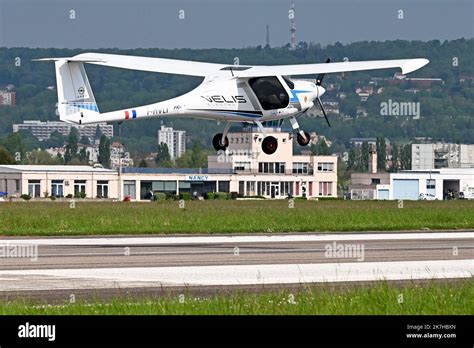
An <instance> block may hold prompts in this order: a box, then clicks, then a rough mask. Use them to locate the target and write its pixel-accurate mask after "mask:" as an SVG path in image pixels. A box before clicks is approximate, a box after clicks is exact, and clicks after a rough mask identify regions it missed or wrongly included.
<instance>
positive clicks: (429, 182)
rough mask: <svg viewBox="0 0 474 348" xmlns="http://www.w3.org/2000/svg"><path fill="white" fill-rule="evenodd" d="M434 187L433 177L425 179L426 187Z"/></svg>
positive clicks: (428, 188)
mask: <svg viewBox="0 0 474 348" xmlns="http://www.w3.org/2000/svg"><path fill="white" fill-rule="evenodd" d="M435 188H436V181H435V180H434V179H428V180H426V189H427V190H430V189H435Z"/></svg>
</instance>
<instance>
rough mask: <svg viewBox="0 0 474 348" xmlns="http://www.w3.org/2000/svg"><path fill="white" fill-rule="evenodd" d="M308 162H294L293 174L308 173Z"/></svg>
mask: <svg viewBox="0 0 474 348" xmlns="http://www.w3.org/2000/svg"><path fill="white" fill-rule="evenodd" d="M308 167H309V165H308V163H305V162H295V163H293V174H308V172H309V171H308Z"/></svg>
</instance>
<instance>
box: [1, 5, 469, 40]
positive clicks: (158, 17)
mask: <svg viewBox="0 0 474 348" xmlns="http://www.w3.org/2000/svg"><path fill="white" fill-rule="evenodd" d="M295 1H296V11H295V19H296V29H297V31H296V39H297V42H299V41H308V42H314V43H320V44H322V45H327V44H331V43H335V42H338V41H339V42H341V43H350V42H356V41H362V40H376V41H383V40H395V39H407V40H423V41H427V40H433V39H438V40H450V39H457V38H462V37H464V38H472V37H474V0H403V1H402V0H295ZM289 9H290V0H154V1H153V0H0V47H40V48H49V47H55V48H84V49H85V48H90V49H99V48H115V47H116V48H123V49H127V48H152V47H157V48H170V49H171V48H243V47H249V46H257V45H262V46H263V45H265V37H266V26H267V24H268V25H269V26H270V45H271V46H283V45H285V44H287V43H289V41H290V32H289V28H290V23H289V18H288V11H289ZM400 11H402V12H400ZM399 17H403V18H399Z"/></svg>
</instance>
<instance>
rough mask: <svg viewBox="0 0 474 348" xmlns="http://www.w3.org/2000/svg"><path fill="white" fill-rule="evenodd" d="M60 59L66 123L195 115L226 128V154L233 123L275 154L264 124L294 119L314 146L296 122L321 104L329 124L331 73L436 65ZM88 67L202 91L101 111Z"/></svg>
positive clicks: (222, 143) (300, 136) (305, 140)
mask: <svg viewBox="0 0 474 348" xmlns="http://www.w3.org/2000/svg"><path fill="white" fill-rule="evenodd" d="M38 60H39V61H54V62H55V67H56V80H57V91H58V111H59V118H60V120H61V121H65V122H70V123H76V124H88V123H98V122H110V121H119V122H120V121H123V120H127V121H131V120H138V119H148V118H160V117H194V118H201V119H210V120H217V121H224V122H226V125H225V128H224V131H223V133H219V134H216V135H215V136H214V139H213V145H214V148H215V149H216V150H225V149H226V148H227V146H228V145H229V140H228V139H227V133H228V131H229V129H230V126H231V124H232V123H233V122H247V123H252V124H255V125H257V126H258V127H259V129H260V130H261V131H262V133H263V134H264V139H263V141H262V150H263V152H264V153H266V154H273V153H274V152H275V151H276V150H277V147H278V141H277V139H276V138H275V137H272V136H267V133H266V131H265V128H264V127H263V125H262V123H263V122H267V121H274V120H283V119H286V118H288V119H289V120H290V122H291V126H292V128H293V130H294V131H295V132H296V133H297V141H298V143H299V144H300V145H301V146H305V145H308V144H309V141H310V138H309V134H308V133H307V132H305V131H303V130H302V129H300V127H299V125H298V122H297V120H296V118H297V117H298V116H300V115H302V114H304V113H305V112H306V111H307V110H308V109H310V108H311V107H313V105H314V103H315V102H317V103H318V104H319V107H321V110H322V112H323V114H324V117H325V118H326V121H327V122H328V124H329V121H328V119H327V115H326V112H325V111H324V108H323V105H322V102H321V99H320V98H321V96H322V95H323V94H324V92H325V89H324V87H322V86H321V83H322V80H323V78H324V75H325V74H327V73H342V72H349V71H362V70H373V69H387V68H401V70H402V73H403V74H407V73H410V72H412V71H415V70H417V69H419V68H421V67H423V66H424V65H426V64H428V63H429V61H428V60H427V59H424V58H417V59H398V60H375V61H360V62H339V63H331V62H330V60H329V59H328V60H327V61H326V63H323V64H298V65H275V66H250V65H227V64H214V63H203V62H193V61H183V60H175V59H163V58H149V57H136V56H125V55H114V54H101V53H83V54H79V55H76V56H74V57H69V58H43V59H38ZM84 63H90V64H96V65H103V66H109V67H117V68H123V69H132V70H142V71H150V72H159V73H167V74H179V75H191V76H201V77H204V80H203V82H202V83H201V84H200V85H199V86H198V87H197V88H195V89H194V90H192V91H190V92H188V93H186V94H184V95H182V96H179V97H176V98H173V99H169V100H166V101H162V102H159V103H155V104H150V105H145V106H138V107H135V108H129V109H124V110H118V111H112V112H106V113H100V112H99V108H98V106H97V103H96V100H95V98H94V94H93V92H92V89H91V86H90V84H89V80H88V78H87V75H86V71H85V69H84ZM310 74H319V75H318V76H317V79H316V81H315V82H314V83H313V82H309V81H298V80H295V81H292V80H290V79H289V77H288V76H297V75H310Z"/></svg>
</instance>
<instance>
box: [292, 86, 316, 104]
mask: <svg viewBox="0 0 474 348" xmlns="http://www.w3.org/2000/svg"><path fill="white" fill-rule="evenodd" d="M309 92H311V91H305V90H302V89H292V90H291V98H290V102H297V101H299V99H298V94H299V93H309Z"/></svg>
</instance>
